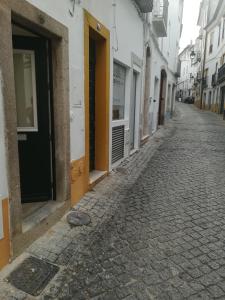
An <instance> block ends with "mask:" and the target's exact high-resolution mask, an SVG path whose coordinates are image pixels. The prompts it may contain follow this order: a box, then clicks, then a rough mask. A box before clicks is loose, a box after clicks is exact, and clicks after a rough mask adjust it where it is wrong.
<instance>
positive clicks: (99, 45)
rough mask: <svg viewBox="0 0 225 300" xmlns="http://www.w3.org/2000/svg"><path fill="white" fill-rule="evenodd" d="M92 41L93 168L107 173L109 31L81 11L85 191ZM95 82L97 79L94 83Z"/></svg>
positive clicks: (86, 187)
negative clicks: (92, 49)
mask: <svg viewBox="0 0 225 300" xmlns="http://www.w3.org/2000/svg"><path fill="white" fill-rule="evenodd" d="M90 38H92V39H94V40H95V41H96V83H95V84H96V86H95V98H96V103H95V105H96V107H95V108H96V109H95V111H96V112H95V113H96V115H95V120H96V123H95V136H96V140H95V149H96V151H95V165H96V169H97V170H99V171H106V172H108V171H109V87H110V31H109V30H108V29H107V28H106V27H105V26H104V25H103V24H101V22H99V21H98V20H97V19H95V18H94V17H93V16H92V15H90V14H89V13H88V12H87V11H85V12H84V95H85V164H84V166H85V167H84V173H85V174H84V178H85V190H86V191H88V189H89V188H90V186H89V165H90V164H89V160H90V157H89V147H90V145H89V39H90ZM98 79H99V80H98Z"/></svg>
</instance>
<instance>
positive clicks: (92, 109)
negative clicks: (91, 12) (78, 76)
mask: <svg viewBox="0 0 225 300" xmlns="http://www.w3.org/2000/svg"><path fill="white" fill-rule="evenodd" d="M95 65H96V45H95V41H94V40H92V39H90V49H89V101H90V102H89V124H90V127H89V142H90V165H89V170H90V171H93V170H94V169H95Z"/></svg>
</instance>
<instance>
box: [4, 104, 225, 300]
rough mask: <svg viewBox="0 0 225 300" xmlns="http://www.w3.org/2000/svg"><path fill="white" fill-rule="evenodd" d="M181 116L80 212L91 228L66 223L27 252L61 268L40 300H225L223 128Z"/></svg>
mask: <svg viewBox="0 0 225 300" xmlns="http://www.w3.org/2000/svg"><path fill="white" fill-rule="evenodd" d="M177 110H178V113H177V115H176V116H175V118H174V120H173V121H171V122H170V123H169V125H167V126H166V128H165V129H161V130H160V131H159V132H158V133H157V134H156V135H155V137H154V138H152V139H151V140H150V142H149V143H148V144H147V145H145V146H144V147H143V148H142V149H141V150H140V151H139V152H138V153H137V154H135V155H134V156H133V157H132V158H131V159H130V160H128V161H126V162H124V163H123V164H122V165H121V166H119V167H118V168H117V169H116V170H115V171H114V172H113V173H112V175H110V176H109V177H108V178H106V179H105V180H104V181H103V182H102V183H100V184H99V185H98V186H97V187H96V188H95V189H94V190H93V191H92V192H90V193H88V194H87V196H85V198H84V199H83V200H82V201H81V202H80V203H79V204H78V205H77V207H76V208H77V209H80V210H81V211H85V212H87V213H88V214H89V215H90V217H91V219H92V223H91V225H88V226H86V227H82V228H70V227H69V226H68V224H67V223H66V221H65V218H64V219H62V220H61V221H60V222H59V223H57V224H56V225H55V226H54V227H53V228H52V229H51V230H50V231H49V232H48V233H47V234H45V235H44V236H43V237H41V238H40V239H39V240H38V241H36V242H35V243H34V244H33V245H31V247H30V248H29V249H28V250H27V253H26V255H33V256H36V257H39V258H42V259H45V260H48V261H49V262H51V263H53V264H56V265H58V266H59V267H60V271H59V272H58V274H57V275H56V276H55V278H54V279H53V280H52V281H51V282H50V283H49V285H48V286H47V288H46V289H45V290H44V291H43V293H42V295H41V296H40V299H46V300H47V299H64V300H69V299H74V300H79V299H94V300H97V299H98V300H122V299H124V300H134V299H139V300H145V299H204V300H206V299H217V298H218V299H225V122H224V121H223V120H222V119H221V118H220V117H219V116H218V115H216V114H213V113H209V112H202V111H199V110H198V109H197V108H195V107H194V106H192V105H187V104H177ZM0 291H1V292H0V293H1V296H0V299H33V298H31V297H30V296H28V295H26V294H24V293H23V292H21V291H19V290H15V289H14V288H12V287H11V286H10V285H9V284H8V283H7V282H5V280H2V281H1V282H0ZM13 297H14V298H13Z"/></svg>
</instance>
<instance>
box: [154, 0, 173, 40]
mask: <svg viewBox="0 0 225 300" xmlns="http://www.w3.org/2000/svg"><path fill="white" fill-rule="evenodd" d="M168 6H169V2H168V0H154V6H153V18H152V24H153V26H154V29H155V32H156V34H157V36H158V37H166V36H167V22H168Z"/></svg>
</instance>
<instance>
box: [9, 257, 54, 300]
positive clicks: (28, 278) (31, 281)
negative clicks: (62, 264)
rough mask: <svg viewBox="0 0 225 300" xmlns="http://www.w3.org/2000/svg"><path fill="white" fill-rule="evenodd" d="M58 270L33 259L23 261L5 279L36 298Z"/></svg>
mask: <svg viewBox="0 0 225 300" xmlns="http://www.w3.org/2000/svg"><path fill="white" fill-rule="evenodd" d="M58 270H59V268H58V267H57V266H54V265H52V264H50V263H48V262H45V261H43V260H40V259H38V258H35V257H29V258H27V259H25V260H24V261H23V262H22V264H21V265H19V267H18V268H17V269H16V270H14V271H13V272H12V273H11V274H10V275H9V277H8V278H7V280H8V282H10V283H11V284H12V285H14V286H15V287H16V288H17V289H20V290H22V291H24V292H25V293H27V294H30V295H32V296H38V295H40V293H41V292H42V291H43V290H44V288H45V287H46V286H47V284H48V283H49V282H50V280H51V279H52V278H53V277H54V276H55V274H56V273H57V272H58Z"/></svg>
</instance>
